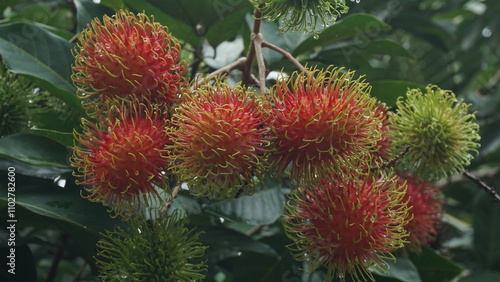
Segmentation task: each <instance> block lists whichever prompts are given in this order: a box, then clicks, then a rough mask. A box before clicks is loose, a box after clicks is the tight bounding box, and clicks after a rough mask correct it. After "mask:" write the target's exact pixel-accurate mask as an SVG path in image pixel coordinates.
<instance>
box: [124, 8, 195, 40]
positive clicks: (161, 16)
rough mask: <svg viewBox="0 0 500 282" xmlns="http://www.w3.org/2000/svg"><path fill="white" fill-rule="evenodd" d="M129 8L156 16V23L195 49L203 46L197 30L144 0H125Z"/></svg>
mask: <svg viewBox="0 0 500 282" xmlns="http://www.w3.org/2000/svg"><path fill="white" fill-rule="evenodd" d="M125 3H126V4H127V6H129V7H130V8H131V9H133V10H134V11H135V12H144V13H146V15H151V14H152V15H154V19H155V21H157V22H159V23H161V24H162V25H165V26H167V27H168V30H169V31H170V32H172V34H173V35H174V36H175V37H177V38H178V39H180V40H182V41H185V42H188V43H189V44H191V45H192V46H193V47H195V48H196V47H198V46H200V45H201V43H202V40H201V39H200V38H199V37H198V36H197V34H196V32H195V28H193V27H191V26H189V25H188V24H186V23H184V22H182V21H180V20H178V19H175V18H174V17H172V16H171V15H169V14H168V13H167V12H163V11H162V10H161V9H160V8H158V7H156V6H154V5H152V4H151V3H149V2H147V1H143V0H125Z"/></svg>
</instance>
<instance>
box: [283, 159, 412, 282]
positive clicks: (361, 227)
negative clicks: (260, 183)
mask: <svg viewBox="0 0 500 282" xmlns="http://www.w3.org/2000/svg"><path fill="white" fill-rule="evenodd" d="M405 189H406V186H405V185H404V184H403V185H402V184H400V183H399V182H398V181H397V177H395V175H393V174H392V175H389V174H384V173H379V172H376V171H374V170H371V171H369V172H367V173H366V174H361V173H359V172H358V171H356V170H349V169H348V170H344V172H343V173H339V174H336V175H333V176H332V177H331V178H330V179H322V180H321V181H319V182H318V183H316V184H314V185H310V186H307V187H305V186H304V187H300V188H298V189H296V190H294V191H292V193H291V194H290V195H289V198H290V201H289V202H288V203H287V214H286V216H285V220H284V226H285V231H286V233H287V235H288V237H289V238H290V239H292V240H293V241H294V243H293V244H291V245H289V246H288V248H289V249H290V250H291V251H292V253H293V255H294V257H295V258H296V259H297V260H299V261H300V260H308V261H309V262H310V268H311V269H310V270H311V271H312V270H314V269H316V268H318V267H319V266H325V267H326V268H327V269H328V271H327V276H326V281H332V280H333V279H334V278H335V277H339V278H340V279H341V280H342V281H344V279H345V275H346V274H349V275H351V276H352V277H353V278H355V279H356V280H366V279H367V278H369V279H371V280H374V278H373V274H372V273H371V272H370V271H371V270H378V271H384V270H385V268H386V266H387V263H386V262H385V260H386V259H394V256H393V255H392V254H391V253H392V252H393V251H395V250H396V249H399V248H402V247H403V246H404V245H403V244H404V243H405V242H406V241H405V237H406V236H408V234H407V232H406V230H405V229H404V226H405V225H406V223H407V221H408V207H407V205H406V202H405V201H404V199H403V197H404V192H405ZM369 268H371V270H370V269H369Z"/></svg>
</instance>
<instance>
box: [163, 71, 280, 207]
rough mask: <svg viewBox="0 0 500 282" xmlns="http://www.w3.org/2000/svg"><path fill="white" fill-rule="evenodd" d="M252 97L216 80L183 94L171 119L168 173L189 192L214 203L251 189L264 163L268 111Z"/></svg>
mask: <svg viewBox="0 0 500 282" xmlns="http://www.w3.org/2000/svg"><path fill="white" fill-rule="evenodd" d="M265 108H266V107H265V106H264V105H263V103H262V101H261V100H259V99H258V98H257V97H255V96H253V93H251V92H247V90H246V89H245V88H244V87H242V86H240V85H237V86H236V87H235V88H234V89H232V88H231V87H230V86H229V85H227V84H226V83H224V82H222V81H219V80H217V81H216V82H215V84H214V85H208V84H207V85H203V86H201V87H200V88H198V89H197V90H195V92H194V93H192V94H190V95H186V97H185V98H184V99H183V102H182V103H181V104H180V106H179V108H177V109H176V112H175V114H174V115H173V116H172V127H170V128H169V129H168V130H167V134H168V136H169V138H170V140H171V141H172V144H171V145H170V146H167V147H168V149H169V158H170V159H171V160H172V171H173V172H174V173H177V174H178V175H179V176H180V179H181V180H182V181H187V183H188V186H189V188H190V190H191V192H192V193H193V194H195V195H203V196H207V197H209V198H214V199H223V198H224V199H229V198H233V197H235V196H236V195H237V194H238V192H240V189H243V190H245V191H246V192H247V193H251V192H252V191H253V185H252V182H253V178H254V177H259V176H260V175H261V174H262V172H263V170H264V169H265V164H266V154H267V152H268V148H267V147H268V146H269V144H270V137H269V135H268V132H269V129H268V127H266V126H264V124H265V122H266V121H267V119H268V112H266V109H265Z"/></svg>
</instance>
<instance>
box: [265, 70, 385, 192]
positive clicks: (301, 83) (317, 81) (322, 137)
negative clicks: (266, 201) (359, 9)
mask: <svg viewBox="0 0 500 282" xmlns="http://www.w3.org/2000/svg"><path fill="white" fill-rule="evenodd" d="M369 91H370V86H369V85H368V84H367V83H365V82H364V81H363V80H362V79H361V78H357V79H354V72H353V71H345V70H344V69H342V68H340V69H337V68H328V69H326V70H317V69H312V70H305V71H302V72H295V73H293V74H292V75H291V77H290V78H289V79H282V80H280V81H278V83H277V84H276V86H275V87H274V88H273V89H271V100H272V101H273V103H274V107H273V112H272V114H273V121H272V127H273V131H274V132H273V134H274V135H275V137H276V140H275V147H276V150H275V152H274V153H273V155H272V156H271V164H272V166H273V168H274V169H276V172H277V174H278V175H282V174H283V172H285V171H286V169H287V167H288V166H289V165H290V164H291V177H292V179H294V180H296V181H298V182H301V183H304V182H311V181H314V179H319V178H322V177H323V176H327V175H329V174H331V173H335V172H337V171H338V170H339V169H340V168H342V167H345V166H349V165H350V163H351V160H355V159H359V158H363V157H364V156H366V155H369V153H371V152H374V151H376V149H377V148H376V144H377V142H379V140H380V139H381V134H382V130H381V127H382V123H383V119H384V117H383V115H381V114H380V110H379V104H378V102H377V100H376V99H375V98H373V97H370V95H369V94H368V93H369Z"/></svg>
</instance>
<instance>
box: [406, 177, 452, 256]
mask: <svg viewBox="0 0 500 282" xmlns="http://www.w3.org/2000/svg"><path fill="white" fill-rule="evenodd" d="M399 182H400V183H401V184H403V183H405V182H406V185H407V189H406V193H405V196H404V198H403V201H406V202H408V207H410V212H409V213H408V219H409V221H408V224H407V225H406V226H405V229H406V230H407V231H408V232H409V233H410V236H409V237H408V239H407V240H408V242H409V244H407V245H406V248H407V249H408V250H410V251H412V252H416V253H418V252H420V251H421V248H422V246H424V245H428V244H430V243H432V242H433V241H434V240H435V239H436V236H437V234H438V229H439V227H440V226H441V216H442V214H443V199H442V193H441V190H440V189H439V188H438V187H437V186H436V185H435V184H434V183H433V182H428V181H423V180H421V179H419V178H416V177H414V176H411V175H409V174H404V175H401V176H399Z"/></svg>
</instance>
